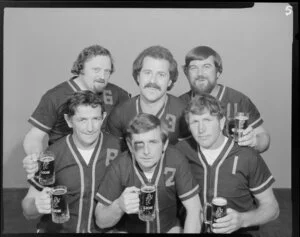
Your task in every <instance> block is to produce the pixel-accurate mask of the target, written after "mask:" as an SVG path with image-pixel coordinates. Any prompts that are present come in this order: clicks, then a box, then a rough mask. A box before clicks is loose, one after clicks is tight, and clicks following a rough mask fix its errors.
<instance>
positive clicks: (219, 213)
mask: <svg viewBox="0 0 300 237" xmlns="http://www.w3.org/2000/svg"><path fill="white" fill-rule="evenodd" d="M226 214H227V200H226V199H225V198H223V197H215V198H213V200H212V221H213V222H216V219H218V218H221V217H223V216H226Z"/></svg>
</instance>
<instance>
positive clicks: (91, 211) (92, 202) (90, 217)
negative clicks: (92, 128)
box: [87, 132, 103, 233]
mask: <svg viewBox="0 0 300 237" xmlns="http://www.w3.org/2000/svg"><path fill="white" fill-rule="evenodd" d="M99 139H100V143H99V146H98V150H97V152H96V154H95V157H94V162H93V166H92V190H91V204H90V212H89V220H88V226H87V231H88V232H89V233H91V224H92V216H93V208H94V195H95V178H96V173H95V172H96V164H97V161H98V158H99V154H100V151H101V148H102V142H103V133H102V132H100V136H99Z"/></svg>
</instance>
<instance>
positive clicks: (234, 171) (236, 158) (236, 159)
mask: <svg viewBox="0 0 300 237" xmlns="http://www.w3.org/2000/svg"><path fill="white" fill-rule="evenodd" d="M238 159H239V157H238V156H235V157H234V161H233V168H232V174H235V173H236V166H237V162H238Z"/></svg>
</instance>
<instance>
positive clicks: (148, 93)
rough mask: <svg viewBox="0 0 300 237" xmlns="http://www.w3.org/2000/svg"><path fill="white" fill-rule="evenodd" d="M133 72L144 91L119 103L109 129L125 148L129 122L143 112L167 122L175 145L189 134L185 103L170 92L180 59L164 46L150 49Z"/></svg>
mask: <svg viewBox="0 0 300 237" xmlns="http://www.w3.org/2000/svg"><path fill="white" fill-rule="evenodd" d="M132 75H133V78H134V80H135V81H136V83H137V84H138V86H139V88H140V94H139V95H137V96H135V97H133V98H131V99H129V100H127V101H126V102H125V103H123V104H121V105H119V106H116V107H115V108H114V109H113V110H112V111H111V113H110V115H109V116H108V118H107V131H108V132H109V133H111V134H113V135H115V136H116V137H118V138H120V140H121V143H122V144H123V149H125V148H126V147H125V145H126V144H125V141H124V138H125V133H126V128H127V125H128V124H129V121H130V120H131V119H132V118H133V117H134V116H135V115H137V114H139V113H141V112H143V113H148V114H152V115H155V116H157V117H158V118H159V119H160V120H161V121H162V122H163V123H164V124H165V126H166V129H167V131H168V133H169V139H170V143H171V144H174V143H176V142H177V140H178V138H180V137H185V136H187V134H186V133H187V131H188V129H187V125H186V122H185V121H184V116H183V111H184V108H185V104H184V103H183V101H181V100H180V99H179V98H177V97H175V96H173V95H170V94H168V93H167V91H169V90H171V88H172V87H173V85H174V83H175V82H176V80H177V77H178V70H177V62H176V61H175V59H174V58H173V55H172V54H171V52H170V51H169V50H168V49H166V48H164V47H161V46H152V47H149V48H146V49H145V50H144V51H142V52H141V53H140V54H139V55H138V57H137V58H136V59H135V61H134V63H133V70H132Z"/></svg>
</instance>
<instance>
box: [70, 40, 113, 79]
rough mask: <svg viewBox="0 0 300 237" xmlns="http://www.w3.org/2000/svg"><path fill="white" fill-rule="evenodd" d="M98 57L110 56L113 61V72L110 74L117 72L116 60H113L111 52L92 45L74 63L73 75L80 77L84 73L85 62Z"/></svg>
mask: <svg viewBox="0 0 300 237" xmlns="http://www.w3.org/2000/svg"><path fill="white" fill-rule="evenodd" d="M96 56H108V57H109V58H110V61H111V72H110V73H111V74H112V73H113V72H114V71H115V66H114V60H113V58H112V56H111V53H110V52H109V50H108V49H106V48H104V47H102V46H100V45H92V46H89V47H86V48H84V49H83V50H82V51H81V52H80V53H79V55H78V57H77V59H76V61H75V62H74V63H73V67H72V69H71V73H72V74H74V75H77V76H78V75H79V74H80V73H81V72H82V70H83V68H84V64H85V62H86V61H87V60H89V59H90V58H93V57H96Z"/></svg>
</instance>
